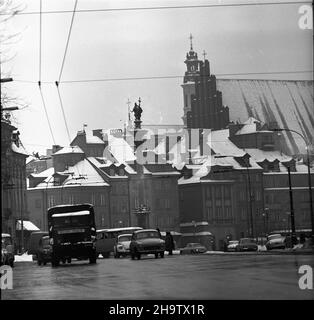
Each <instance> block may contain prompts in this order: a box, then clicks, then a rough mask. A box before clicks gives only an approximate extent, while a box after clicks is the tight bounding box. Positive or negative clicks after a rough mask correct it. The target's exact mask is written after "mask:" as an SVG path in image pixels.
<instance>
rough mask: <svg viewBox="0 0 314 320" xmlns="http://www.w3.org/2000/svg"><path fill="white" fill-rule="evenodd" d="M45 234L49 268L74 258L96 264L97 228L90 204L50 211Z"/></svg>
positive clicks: (53, 208) (61, 206)
mask: <svg viewBox="0 0 314 320" xmlns="http://www.w3.org/2000/svg"><path fill="white" fill-rule="evenodd" d="M48 233H49V241H50V245H51V247H52V252H51V265H52V267H57V266H58V265H59V264H60V262H62V263H66V262H68V263H71V261H72V259H73V258H74V259H78V260H89V263H91V264H94V263H96V260H97V255H96V226H95V213H94V207H93V205H92V204H88V203H84V204H71V205H58V206H54V207H51V208H49V209H48Z"/></svg>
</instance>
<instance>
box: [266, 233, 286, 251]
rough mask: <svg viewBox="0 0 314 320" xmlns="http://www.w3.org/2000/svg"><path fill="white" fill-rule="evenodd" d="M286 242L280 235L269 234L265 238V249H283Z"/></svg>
mask: <svg viewBox="0 0 314 320" xmlns="http://www.w3.org/2000/svg"><path fill="white" fill-rule="evenodd" d="M285 248H286V242H285V237H283V236H282V235H281V234H280V233H275V234H271V235H269V236H268V237H267V242H266V249H267V250H272V249H285Z"/></svg>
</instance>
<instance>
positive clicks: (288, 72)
mask: <svg viewBox="0 0 314 320" xmlns="http://www.w3.org/2000/svg"><path fill="white" fill-rule="evenodd" d="M301 73H313V70H296V71H277V72H276V71H270V72H241V73H215V74H214V75H215V76H216V77H222V76H245V75H267V74H269V75H271V74H272V75H276V74H301ZM199 77H201V75H199ZM176 78H178V79H179V78H183V75H180V76H176V75H173V76H149V77H123V78H104V79H81V80H64V81H61V82H60V83H79V82H82V83H83V82H106V81H128V80H130V81H131V80H132V81H133V80H159V79H176ZM218 80H219V79H218ZM233 80H237V78H236V79H233ZM238 80H241V79H238ZM245 80H276V79H245ZM279 80H282V81H289V79H279ZM14 81H15V82H22V83H29V84H33V83H37V82H36V81H32V80H25V79H16V78H14ZM291 81H294V80H291ZM300 81H302V80H300ZM41 83H42V84H53V83H55V81H42V82H41Z"/></svg>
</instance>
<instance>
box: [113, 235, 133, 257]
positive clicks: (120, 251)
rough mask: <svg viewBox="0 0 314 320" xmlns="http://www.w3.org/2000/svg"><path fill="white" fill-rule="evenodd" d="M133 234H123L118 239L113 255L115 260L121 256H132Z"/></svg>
mask: <svg viewBox="0 0 314 320" xmlns="http://www.w3.org/2000/svg"><path fill="white" fill-rule="evenodd" d="M131 238H132V234H121V235H119V236H118V237H117V240H116V243H115V245H114V247H113V253H114V257H115V258H120V256H123V257H125V256H127V255H128V254H130V243H131Z"/></svg>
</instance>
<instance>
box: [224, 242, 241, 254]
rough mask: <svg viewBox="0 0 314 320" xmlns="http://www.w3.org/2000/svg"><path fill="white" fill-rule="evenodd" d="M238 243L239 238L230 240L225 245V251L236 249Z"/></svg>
mask: <svg viewBox="0 0 314 320" xmlns="http://www.w3.org/2000/svg"><path fill="white" fill-rule="evenodd" d="M238 244H239V240H231V241H229V244H228V246H227V251H229V252H230V251H236V248H237V246H238Z"/></svg>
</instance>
